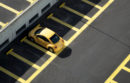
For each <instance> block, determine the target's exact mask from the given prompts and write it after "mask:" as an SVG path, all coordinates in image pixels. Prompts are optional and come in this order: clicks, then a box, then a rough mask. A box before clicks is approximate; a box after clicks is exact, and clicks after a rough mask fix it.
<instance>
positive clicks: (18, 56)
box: [7, 49, 40, 69]
mask: <svg viewBox="0 0 130 83" xmlns="http://www.w3.org/2000/svg"><path fill="white" fill-rule="evenodd" d="M7 54H11V55H12V56H14V57H15V58H17V59H19V60H21V61H23V62H24V63H26V64H28V65H30V66H32V67H33V68H35V69H39V68H40V66H38V65H36V64H34V63H33V62H31V61H29V60H27V59H25V58H24V57H22V56H20V55H18V54H17V53H15V52H13V49H11V50H9V51H8V52H7Z"/></svg>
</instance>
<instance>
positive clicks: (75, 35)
mask: <svg viewBox="0 0 130 83" xmlns="http://www.w3.org/2000/svg"><path fill="white" fill-rule="evenodd" d="M112 2H113V0H109V1H108V2H107V3H106V4H105V5H104V6H103V7H102V9H100V10H99V11H98V12H97V13H96V14H95V15H94V16H93V17H92V18H91V19H90V20H89V21H88V22H86V23H85V24H84V25H83V26H82V27H81V29H80V30H79V31H78V32H76V33H75V34H74V35H73V36H72V37H71V38H70V39H69V40H68V41H67V45H69V44H70V43H71V42H72V41H73V40H74V39H76V38H77V37H78V35H80V34H81V33H82V32H83V31H84V30H85V29H86V28H87V27H88V26H89V25H90V24H91V23H92V22H93V21H94V20H95V19H96V18H97V17H98V16H100V15H101V14H102V12H103V11H104V10H105V9H106V8H107V7H108V6H109V5H110V4H111V3H112Z"/></svg>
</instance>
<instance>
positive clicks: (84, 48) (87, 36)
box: [0, 0, 130, 83]
mask: <svg viewBox="0 0 130 83" xmlns="http://www.w3.org/2000/svg"><path fill="white" fill-rule="evenodd" d="M129 2H130V1H129V0H125V1H122V0H65V1H61V2H58V3H57V4H56V5H55V6H54V7H52V8H51V9H50V10H49V11H48V12H47V13H46V14H45V15H43V16H42V17H41V18H40V19H39V20H38V21H37V22H36V23H37V24H41V26H43V27H48V28H50V29H52V30H53V31H55V32H56V33H58V34H59V35H60V36H61V37H63V39H64V40H65V46H66V47H65V48H64V49H63V50H61V51H60V52H58V53H56V54H54V53H51V52H49V51H47V50H46V49H45V48H44V47H42V46H40V45H38V44H36V43H35V42H32V41H31V40H29V39H28V37H27V33H26V34H22V35H21V36H20V37H19V38H17V39H16V40H15V41H14V42H13V43H11V44H10V45H9V46H8V47H7V48H6V49H5V50H4V51H3V52H2V53H1V58H0V82H1V83H19V82H20V83H30V82H31V83H130V79H129V77H130V55H129V50H130V37H129V35H130V32H129V30H130V28H129V27H128V24H129V20H130V18H129V15H130V12H129V8H130V6H129V4H128V3H129ZM124 5H125V6H124ZM37 24H36V25H37ZM33 26H35V25H32V26H30V27H33ZM25 32H28V31H25ZM7 79H8V80H7Z"/></svg>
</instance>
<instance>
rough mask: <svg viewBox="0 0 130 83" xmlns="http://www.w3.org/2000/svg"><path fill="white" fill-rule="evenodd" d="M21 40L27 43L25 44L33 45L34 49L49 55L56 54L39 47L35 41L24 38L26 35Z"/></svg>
mask: <svg viewBox="0 0 130 83" xmlns="http://www.w3.org/2000/svg"><path fill="white" fill-rule="evenodd" d="M22 41H23V42H25V43H27V44H29V45H31V46H33V47H35V48H36V49H38V50H40V51H42V52H45V53H47V54H48V55H50V56H56V55H55V54H54V53H52V52H50V51H47V50H46V49H44V48H42V47H40V46H39V45H37V44H35V43H33V42H31V41H29V40H28V39H26V37H24V38H23V39H22Z"/></svg>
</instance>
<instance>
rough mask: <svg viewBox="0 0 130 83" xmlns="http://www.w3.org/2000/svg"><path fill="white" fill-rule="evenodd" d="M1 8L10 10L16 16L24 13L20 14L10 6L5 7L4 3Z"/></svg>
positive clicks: (0, 4)
mask: <svg viewBox="0 0 130 83" xmlns="http://www.w3.org/2000/svg"><path fill="white" fill-rule="evenodd" d="M0 6H1V7H3V8H5V9H7V10H9V11H11V12H13V13H15V14H17V15H19V14H21V13H22V11H20V12H19V11H17V10H16V9H13V8H12V7H9V6H7V5H5V4H3V3H0Z"/></svg>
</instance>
